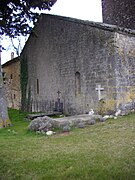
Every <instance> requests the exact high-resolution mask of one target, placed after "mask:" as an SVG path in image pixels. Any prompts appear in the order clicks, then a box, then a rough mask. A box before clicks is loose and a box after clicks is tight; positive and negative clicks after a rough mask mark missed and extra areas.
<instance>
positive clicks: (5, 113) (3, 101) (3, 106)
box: [0, 51, 11, 128]
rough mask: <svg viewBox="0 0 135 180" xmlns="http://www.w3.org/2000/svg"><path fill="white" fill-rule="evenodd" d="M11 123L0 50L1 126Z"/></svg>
mask: <svg viewBox="0 0 135 180" xmlns="http://www.w3.org/2000/svg"><path fill="white" fill-rule="evenodd" d="M8 125H11V122H10V120H9V117H8V111H7V104H6V99H5V96H4V85H3V77H2V71H1V51H0V128H3V127H6V126H8Z"/></svg>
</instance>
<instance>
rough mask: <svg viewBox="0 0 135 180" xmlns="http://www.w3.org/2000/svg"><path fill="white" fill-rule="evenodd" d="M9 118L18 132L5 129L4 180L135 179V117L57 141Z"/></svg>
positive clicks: (18, 117) (0, 153)
mask: <svg viewBox="0 0 135 180" xmlns="http://www.w3.org/2000/svg"><path fill="white" fill-rule="evenodd" d="M9 115H10V119H11V120H12V124H13V126H12V127H10V128H5V129H0V180H10V179H15V180H29V179H31V180H66V179H69V180H79V179H82V180H85V179H88V180H98V179H99V180H100V179H101V180H102V179H103V180H111V179H114V180H117V179H120V180H134V179H135V114H131V115H128V116H125V117H121V118H119V119H117V120H107V121H106V122H105V123H97V124H96V125H93V126H88V127H86V128H84V129H77V128H75V129H73V130H72V131H71V132H70V133H69V134H62V133H58V134H55V135H53V136H45V135H37V134H36V133H32V132H28V131H27V126H28V124H29V123H28V122H26V121H24V120H23V117H24V116H25V115H26V114H24V113H19V112H18V111H16V110H9ZM9 129H10V130H15V131H16V132H17V134H14V133H13V132H9Z"/></svg>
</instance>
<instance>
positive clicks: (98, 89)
mask: <svg viewBox="0 0 135 180" xmlns="http://www.w3.org/2000/svg"><path fill="white" fill-rule="evenodd" d="M103 90H104V88H101V85H100V84H99V85H98V86H97V88H96V91H97V92H98V100H99V101H100V100H101V91H103Z"/></svg>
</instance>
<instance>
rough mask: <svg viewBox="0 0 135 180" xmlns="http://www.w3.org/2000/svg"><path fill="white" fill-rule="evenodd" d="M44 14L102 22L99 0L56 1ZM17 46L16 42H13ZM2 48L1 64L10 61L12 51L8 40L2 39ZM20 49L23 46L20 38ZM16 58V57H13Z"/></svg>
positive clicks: (23, 42)
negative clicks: (3, 48) (3, 49)
mask: <svg viewBox="0 0 135 180" xmlns="http://www.w3.org/2000/svg"><path fill="white" fill-rule="evenodd" d="M45 13H49V14H56V15H61V16H67V17H73V18H77V19H82V20H89V21H95V22H102V9H101V0H57V2H56V4H55V5H54V6H53V7H52V9H51V10H50V11H49V12H48V11H45ZM14 43H15V44H16V46H17V44H18V43H17V40H16V41H14ZM2 44H3V46H4V47H5V48H6V49H7V50H5V51H3V52H2V57H1V59H2V64H3V63H5V62H6V61H8V60H10V59H11V52H13V51H14V49H13V48H12V45H11V42H10V40H8V38H4V39H3V40H2ZM21 44H22V47H23V46H24V44H25V41H24V38H22V42H21ZM15 56H16V55H15Z"/></svg>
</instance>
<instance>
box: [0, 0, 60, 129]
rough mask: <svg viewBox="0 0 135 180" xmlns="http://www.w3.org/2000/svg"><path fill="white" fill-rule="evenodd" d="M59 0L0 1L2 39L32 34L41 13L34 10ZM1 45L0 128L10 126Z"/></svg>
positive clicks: (41, 8)
mask: <svg viewBox="0 0 135 180" xmlns="http://www.w3.org/2000/svg"><path fill="white" fill-rule="evenodd" d="M56 1H57V0H38V1H37V0H11V1H10V0H0V38H1V37H2V35H7V36H9V37H11V38H14V37H17V36H20V35H27V34H29V33H30V32H31V29H32V28H31V26H30V24H31V23H30V22H33V23H35V22H36V20H37V18H38V16H39V13H37V12H36V11H34V10H37V9H38V10H45V9H48V10H50V8H51V7H52V6H53V5H54V4H55V2H56ZM1 51H2V46H1V43H0V128H2V127H6V126H7V125H10V124H11V123H10V121H9V118H8V113H7V106H6V101H5V98H4V87H3V78H2V71H1Z"/></svg>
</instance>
